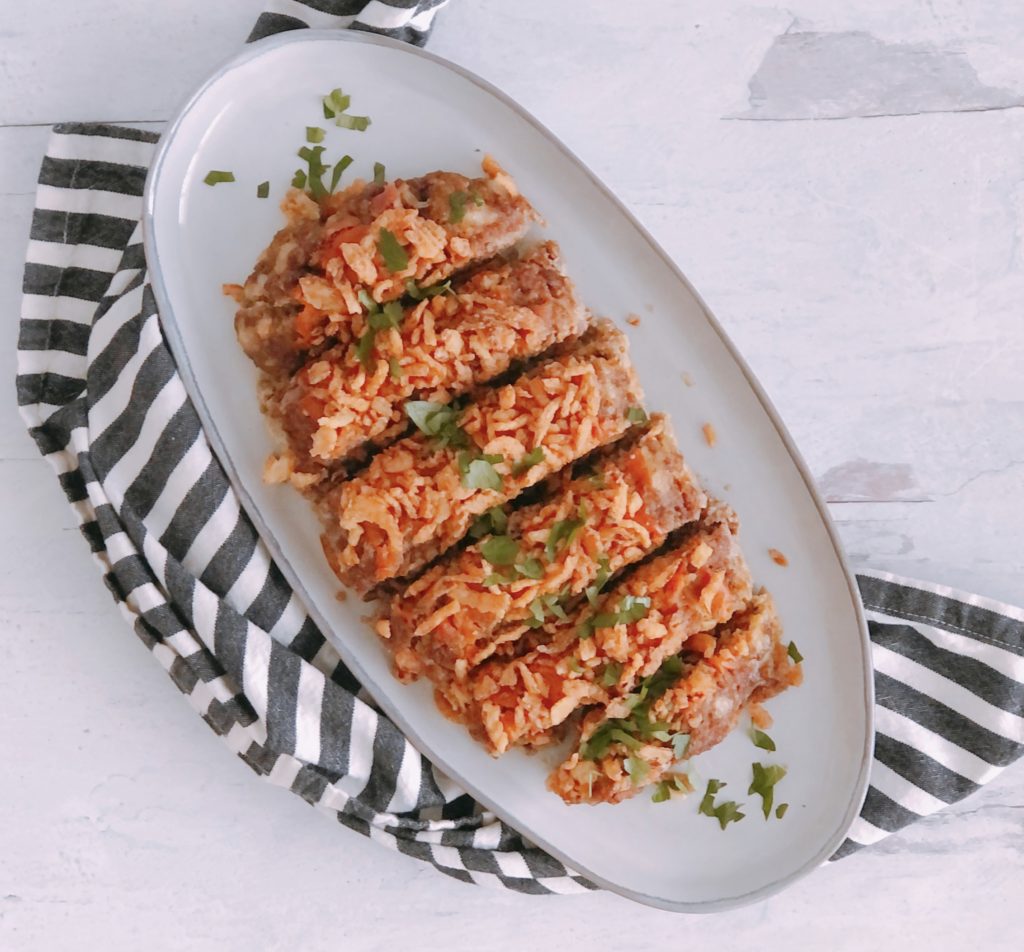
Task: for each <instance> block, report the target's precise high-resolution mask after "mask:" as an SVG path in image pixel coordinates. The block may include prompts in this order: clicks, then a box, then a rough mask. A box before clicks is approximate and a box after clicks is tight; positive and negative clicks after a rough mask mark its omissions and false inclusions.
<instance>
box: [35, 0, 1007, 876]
mask: <svg viewBox="0 0 1024 952" xmlns="http://www.w3.org/2000/svg"><path fill="white" fill-rule="evenodd" d="M444 2H445V0H426V2H418V3H417V2H415V0H387V2H383V0H371V2H369V3H367V2H365V0H358V2H357V0H315V2H314V0H309V2H308V4H307V3H303V2H299V0H276V2H275V3H273V4H272V6H271V7H269V8H268V9H267V11H266V12H264V13H263V14H262V15H261V16H260V18H259V20H258V21H257V24H256V27H255V29H254V31H253V34H252V36H253V37H254V38H255V37H261V36H266V35H269V34H270V33H274V32H278V31H280V30H285V29H296V28H301V27H304V26H307V25H312V26H318V27H322V26H331V25H337V26H341V27H349V28H353V29H363V30H372V31H375V32H382V33H386V34H388V35H391V36H397V37H399V38H402V39H405V40H408V41H410V42H413V43H417V44H422V43H423V42H424V41H425V40H426V37H427V34H428V32H429V29H430V25H431V22H432V20H433V17H434V14H435V13H436V12H437V10H438V9H439V8H440V7H441V6H443V5H444ZM156 138H157V137H156V136H155V135H153V134H151V133H148V132H140V131H138V130H134V129H129V128H124V127H117V126H108V125H97V124H79V123H76V124H64V125H60V126H57V127H55V128H54V130H53V135H52V138H51V140H50V144H49V148H48V150H47V154H46V157H45V158H44V160H43V165H42V169H41V172H40V176H39V189H38V193H37V199H36V210H35V214H34V216H33V220H32V234H31V241H30V243H29V249H28V256H27V264H26V267H25V280H24V299H23V305H22V315H21V327H20V339H19V344H18V380H17V391H18V401H19V404H20V407H21V413H22V416H23V418H24V420H25V423H26V425H27V426H28V427H29V430H30V432H31V434H32V436H33V437H34V438H35V440H36V443H37V444H38V446H39V450H40V452H41V453H42V454H43V455H44V456H45V457H46V458H47V459H48V460H49V461H50V463H51V464H52V466H53V468H54V469H55V470H56V472H57V477H58V479H59V480H60V484H61V486H62V488H63V490H64V492H65V494H66V495H67V498H68V501H69V503H70V504H71V506H72V508H73V509H74V510H75V512H76V514H77V515H78V518H79V521H80V524H81V529H82V533H83V535H84V536H85V538H86V540H87V542H88V544H89V547H90V549H91V550H92V554H93V557H94V559H95V560H96V563H97V565H98V566H99V568H100V570H101V571H102V572H103V577H104V581H105V582H106V584H107V587H108V588H109V589H110V591H111V593H112V594H113V596H114V598H115V599H116V600H117V603H118V604H119V606H120V607H121V609H122V611H123V613H124V615H125V617H126V618H127V619H128V621H129V622H130V623H131V625H132V626H133V627H134V629H135V632H136V634H138V636H139V637H140V638H141V639H142V641H143V643H144V644H145V645H146V646H147V647H148V648H149V649H150V651H151V652H152V654H153V656H154V658H155V659H156V660H157V661H158V662H159V663H160V664H161V665H163V666H164V668H165V669H166V671H167V673H168V674H169V675H170V677H171V679H172V680H173V681H174V683H175V684H176V685H177V687H178V689H179V690H180V691H181V692H182V693H183V694H184V695H185V696H186V697H187V698H188V700H189V702H190V703H191V704H192V706H193V707H194V708H195V710H196V711H197V713H198V714H199V715H200V716H201V717H202V718H203V719H204V720H205V721H206V722H207V723H208V724H209V725H210V727H211V728H212V729H213V730H215V731H216V732H217V733H218V734H220V735H221V736H222V737H223V738H224V741H225V743H226V744H227V745H228V746H229V747H230V748H231V749H232V750H233V751H234V752H235V753H236V754H237V755H238V756H239V757H241V758H242V759H243V760H244V761H245V762H246V763H247V764H249V766H251V767H252V769H253V770H255V771H256V772H257V773H258V774H260V775H262V776H263V777H265V778H266V779H268V780H269V781H270V782H271V783H274V784H277V785H279V786H283V787H287V788H289V789H290V790H292V791H294V792H295V793H296V794H298V795H299V796H301V797H302V798H303V799H305V800H306V801H308V802H309V803H311V804H313V805H315V806H317V807H320V808H322V809H323V810H325V811H327V812H328V813H330V814H332V815H333V816H334V817H335V818H336V819H337V820H338V821H339V822H341V823H343V824H344V825H345V826H348V827H351V828H352V829H355V830H357V831H359V832H360V833H363V834H364V835H366V836H370V837H372V838H373V839H375V840H377V841H379V842H381V843H383V844H385V845H387V846H389V847H391V848H392V849H397V850H400V851H401V852H403V853H407V854H409V855H411V856H414V857H416V858H417V859H420V860H424V861H426V862H429V863H432V864H433V865H434V866H435V867H437V869H439V870H441V871H442V872H444V873H446V874H448V875H450V876H454V877H456V878H458V879H462V880H465V881H467V882H476V883H482V884H491V885H497V886H503V887H505V888H508V889H514V890H518V891H520V892H528V893H571V892H579V891H583V890H587V889H592V888H594V887H593V886H592V885H591V884H590V883H588V882H587V881H586V880H585V879H584V878H583V877H582V876H580V875H579V874H577V873H576V872H574V871H573V870H571V869H567V868H566V867H565V866H564V865H563V864H561V863H560V862H558V861H557V860H555V859H553V858H552V857H550V856H548V855H547V854H545V853H544V852H543V851H541V850H539V849H537V848H536V847H534V846H532V845H531V844H530V843H528V842H527V841H525V840H524V839H523V837H522V836H520V835H519V834H518V833H516V832H515V831H514V830H512V829H510V828H508V827H507V826H505V825H504V824H502V823H501V822H499V821H498V820H497V819H496V818H495V817H494V815H493V814H491V813H489V812H488V811H486V810H484V809H482V808H481V807H480V806H478V805H477V804H476V803H474V802H473V801H472V800H471V798H470V797H469V796H468V795H467V794H465V793H463V792H462V791H461V790H459V789H458V788H457V787H456V786H455V785H454V784H453V783H452V782H451V781H450V780H449V779H448V778H447V777H445V776H444V775H443V774H442V773H440V772H439V771H438V770H437V769H436V768H434V767H433V766H432V765H431V764H430V763H429V762H428V761H426V760H425V759H424V758H423V757H422V756H421V755H420V754H419V753H418V752H417V751H416V750H415V749H414V748H413V747H412V746H411V745H410V743H409V742H408V741H407V740H406V739H405V737H404V736H403V735H402V734H401V732H400V731H399V730H398V728H397V727H396V726H395V725H394V724H393V723H391V722H390V721H389V720H388V719H387V718H386V717H385V716H384V715H383V714H382V713H381V711H380V709H379V708H378V707H377V706H376V705H375V703H374V701H373V699H372V698H371V697H370V696H369V695H368V694H367V693H366V692H365V691H364V690H363V689H362V687H361V686H360V685H359V683H358V682H357V681H356V680H355V678H354V677H353V676H352V674H351V673H350V672H349V671H348V670H347V669H346V668H345V666H344V665H343V664H342V663H341V661H340V659H339V658H338V655H337V654H336V653H335V651H334V649H333V648H332V647H331V646H330V644H329V643H328V642H327V641H326V640H325V638H324V636H323V635H322V634H321V633H320V632H319V631H318V630H317V629H316V627H315V626H314V624H313V623H312V622H311V621H310V619H309V617H308V616H307V615H306V612H305V609H304V608H303V606H302V604H301V602H300V601H299V600H298V598H297V597H296V596H295V595H294V593H293V592H292V591H291V590H290V589H289V588H288V586H287V584H286V583H285V581H284V578H283V577H282V575H281V573H280V571H279V570H278V569H277V567H276V566H275V565H274V564H273V562H272V560H271V558H270V556H269V554H268V552H267V549H266V548H265V547H264V545H263V543H262V541H261V540H260V538H259V536H258V535H257V533H256V531H255V530H254V528H253V526H252V524H251V523H250V521H249V520H248V518H247V517H246V515H245V513H244V512H243V511H242V509H241V507H240V505H239V501H238V498H237V497H236V496H235V494H234V492H233V490H232V488H231V486H230V484H229V482H228V480H227V478H226V476H225V474H224V472H223V470H222V469H221V467H220V464H219V463H218V461H217V459H216V457H215V456H214V455H213V453H212V452H211V450H210V446H209V444H208V442H207V440H206V437H205V435H204V434H203V431H202V428H201V426H200V423H199V420H198V417H197V416H196V413H195V410H194V408H193V407H192V405H191V404H190V402H189V400H188V397H187V396H186V394H185V390H184V388H183V386H182V383H181V380H180V378H179V376H178V374H177V370H176V368H175V365H174V361H173V360H172V359H171V356H170V353H169V352H168V349H167V346H166V343H165V341H164V339H163V336H162V334H161V329H160V324H159V322H158V320H157V314H156V308H155V305H154V302H153V295H152V292H151V290H150V287H149V284H148V282H147V276H146V263H145V259H144V256H143V251H142V243H141V232H140V227H139V217H140V213H141V210H142V208H141V206H142V200H141V196H142V189H143V183H144V180H145V176H146V169H147V167H148V165H149V163H150V161H151V159H152V156H153V151H154V143H155V141H156ZM858 581H859V583H860V589H861V593H862V596H863V600H864V604H865V607H866V609H867V612H868V618H869V624H870V629H871V638H872V642H873V652H874V662H875V668H876V690H877V698H876V711H875V714H876V718H877V722H876V723H877V728H878V734H877V738H876V745H875V761H874V763H873V765H872V773H871V787H870V791H869V793H868V796H867V801H866V802H865V804H864V808H863V811H862V813H861V815H860V817H859V819H858V820H857V821H856V823H855V824H854V826H853V828H852V829H851V831H850V834H849V839H848V840H847V841H846V842H845V843H844V844H843V846H842V847H841V849H840V850H839V851H838V853H837V854H836V855H837V857H838V856H845V855H847V854H848V853H851V852H853V851H854V850H856V849H858V848H860V847H862V846H866V845H869V844H871V843H875V842H877V841H878V840H881V839H882V838H884V837H885V836H887V835H888V834H889V833H893V832H895V831H897V830H899V829H901V828H902V827H904V826H906V825H907V824H909V823H911V822H913V821H914V820H915V819H917V818H918V817H922V816H927V815H928V814H931V813H933V812H935V811H936V810H939V809H941V808H942V807H943V806H945V805H946V804H949V803H954V802H956V801H957V800H959V799H961V798H962V797H965V796H967V795H968V794H969V793H971V792H972V791H973V790H975V789H976V788H977V787H978V786H979V785H981V784H984V783H986V782H988V781H989V780H991V779H992V778H993V777H994V776H996V775H997V774H998V773H999V772H1000V771H1001V770H1002V769H1003V768H1004V767H1005V766H1007V765H1008V764H1009V763H1011V762H1012V761H1013V760H1015V759H1016V758H1018V757H1019V756H1020V755H1021V753H1022V752H1024V611H1021V610H1020V609H1017V608H1012V607H1010V606H1009V605H1002V604H999V603H997V602H993V601H991V600H988V599H985V598H981V597H979V596H976V595H969V594H965V593H962V592H956V591H953V590H951V589H948V588H943V587H941V586H937V585H929V584H926V583H923V582H915V581H910V580H908V579H902V578H897V577H896V576H893V575H886V574H882V573H869V572H865V573H863V574H862V575H860V576H859V577H858Z"/></svg>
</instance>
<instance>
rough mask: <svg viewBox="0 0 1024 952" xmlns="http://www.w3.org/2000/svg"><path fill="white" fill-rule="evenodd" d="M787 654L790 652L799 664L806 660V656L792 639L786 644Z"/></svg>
mask: <svg viewBox="0 0 1024 952" xmlns="http://www.w3.org/2000/svg"><path fill="white" fill-rule="evenodd" d="M786 654H788V655H789V656H790V657H791V658H792V659H793V660H794V661H795V662H796V663H797V664H800V662H802V661H803V660H804V656H803V655H802V654H800V651H799V649H798V648H797V646H796V642H795V641H791V642H790V643H789V644H788V645H787V646H786Z"/></svg>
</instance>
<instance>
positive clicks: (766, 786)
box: [747, 763, 786, 820]
mask: <svg viewBox="0 0 1024 952" xmlns="http://www.w3.org/2000/svg"><path fill="white" fill-rule="evenodd" d="M751 766H752V767H753V771H754V779H753V780H752V781H751V782H750V789H749V790H748V791H747V793H748V794H749V793H756V794H757V795H758V796H759V797H760V798H761V810H762V812H763V813H764V818H765V819H766V820H767V819H768V817H769V815H770V814H771V812H772V801H773V800H774V798H775V785H776V784H777V783H778V782H779V781H780V780H781V779H782V778H783V777H785V776H786V768H785V767H780V766H778V765H777V764H757V763H755V764H752V765H751Z"/></svg>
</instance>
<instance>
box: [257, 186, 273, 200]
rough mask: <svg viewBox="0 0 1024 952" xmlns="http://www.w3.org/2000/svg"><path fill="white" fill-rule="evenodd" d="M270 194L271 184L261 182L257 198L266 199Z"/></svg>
mask: <svg viewBox="0 0 1024 952" xmlns="http://www.w3.org/2000/svg"><path fill="white" fill-rule="evenodd" d="M269 194H270V182H260V184H259V185H257V186H256V197H257V198H266V197H267V196H268V195H269Z"/></svg>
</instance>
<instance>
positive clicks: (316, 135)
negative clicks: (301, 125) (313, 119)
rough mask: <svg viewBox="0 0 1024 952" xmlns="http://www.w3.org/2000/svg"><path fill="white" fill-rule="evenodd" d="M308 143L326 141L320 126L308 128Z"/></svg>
mask: <svg viewBox="0 0 1024 952" xmlns="http://www.w3.org/2000/svg"><path fill="white" fill-rule="evenodd" d="M306 141H307V142H312V143H317V142H323V141H324V130H323V129H321V128H320V127H319V126H306Z"/></svg>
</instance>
